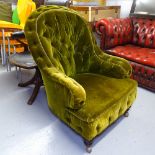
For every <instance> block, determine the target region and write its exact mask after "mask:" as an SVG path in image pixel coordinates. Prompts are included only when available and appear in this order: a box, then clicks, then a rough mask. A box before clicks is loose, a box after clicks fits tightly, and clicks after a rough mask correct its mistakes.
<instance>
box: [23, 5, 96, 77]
mask: <svg viewBox="0 0 155 155" xmlns="http://www.w3.org/2000/svg"><path fill="white" fill-rule="evenodd" d="M86 25H87V22H86V21H85V20H84V19H83V18H81V17H80V16H79V15H77V13H76V12H75V11H73V10H70V9H68V8H65V7H60V6H46V7H45V6H43V7H40V8H38V9H37V10H36V11H35V12H34V13H32V14H31V16H30V17H29V19H28V21H27V23H26V27H25V31H26V37H27V39H28V41H29V42H28V43H29V45H30V49H32V50H31V51H33V52H32V54H33V56H34V58H35V61H36V62H37V64H38V66H39V68H40V69H43V68H44V67H49V66H51V65H52V66H55V67H56V68H57V69H58V70H59V71H61V72H63V73H65V74H66V75H68V76H70V75H74V74H75V73H79V72H87V71H88V68H89V63H90V56H91V54H92V53H93V49H94V44H93V43H94V38H92V34H91V32H90V30H89V28H88V27H87V26H86ZM30 33H32V34H33V38H31V39H29V34H30ZM30 36H31V35H30ZM31 37H32V36H31ZM42 61H44V66H41V64H42V63H41V62H42Z"/></svg>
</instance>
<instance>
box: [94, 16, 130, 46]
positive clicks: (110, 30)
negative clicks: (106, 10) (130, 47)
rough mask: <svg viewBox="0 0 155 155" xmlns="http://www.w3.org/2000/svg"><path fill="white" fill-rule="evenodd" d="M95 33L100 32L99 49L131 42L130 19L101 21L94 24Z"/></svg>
mask: <svg viewBox="0 0 155 155" xmlns="http://www.w3.org/2000/svg"><path fill="white" fill-rule="evenodd" d="M96 30H97V32H101V35H103V36H101V37H102V38H101V39H102V41H101V46H102V47H101V48H102V49H108V48H111V47H114V46H116V45H122V44H127V43H130V42H131V41H132V30H133V26H132V21H131V19H130V18H124V19H121V18H118V19H101V20H100V21H98V22H97V23H96Z"/></svg>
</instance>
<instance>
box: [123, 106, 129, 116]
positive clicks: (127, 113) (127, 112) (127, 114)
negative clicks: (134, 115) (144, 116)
mask: <svg viewBox="0 0 155 155" xmlns="http://www.w3.org/2000/svg"><path fill="white" fill-rule="evenodd" d="M129 110H130V108H129V109H127V110H126V112H125V113H124V117H129Z"/></svg>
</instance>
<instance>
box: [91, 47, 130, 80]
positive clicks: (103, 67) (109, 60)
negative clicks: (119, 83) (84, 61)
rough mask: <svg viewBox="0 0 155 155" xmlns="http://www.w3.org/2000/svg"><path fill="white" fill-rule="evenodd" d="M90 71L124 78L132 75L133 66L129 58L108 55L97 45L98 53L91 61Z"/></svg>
mask: <svg viewBox="0 0 155 155" xmlns="http://www.w3.org/2000/svg"><path fill="white" fill-rule="evenodd" d="M90 72H93V73H98V74H103V75H106V76H110V77H114V78H119V79H123V78H129V77H130V75H131V73H132V68H131V65H130V64H129V62H128V61H127V60H125V59H123V58H119V57H116V56H112V55H108V54H106V53H104V52H103V51H102V50H101V49H99V48H98V47H97V46H96V53H95V55H94V57H93V59H92V62H91V66H90Z"/></svg>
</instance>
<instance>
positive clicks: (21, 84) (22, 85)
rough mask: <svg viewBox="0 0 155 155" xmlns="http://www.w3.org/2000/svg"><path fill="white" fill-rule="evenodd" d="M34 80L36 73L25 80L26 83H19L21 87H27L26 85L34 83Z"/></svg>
mask: <svg viewBox="0 0 155 155" xmlns="http://www.w3.org/2000/svg"><path fill="white" fill-rule="evenodd" d="M35 74H36V73H35ZM34 81H35V75H34V76H33V78H32V79H30V80H29V81H27V82H24V83H19V84H18V86H19V87H26V86H28V85H30V84H33V83H34Z"/></svg>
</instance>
